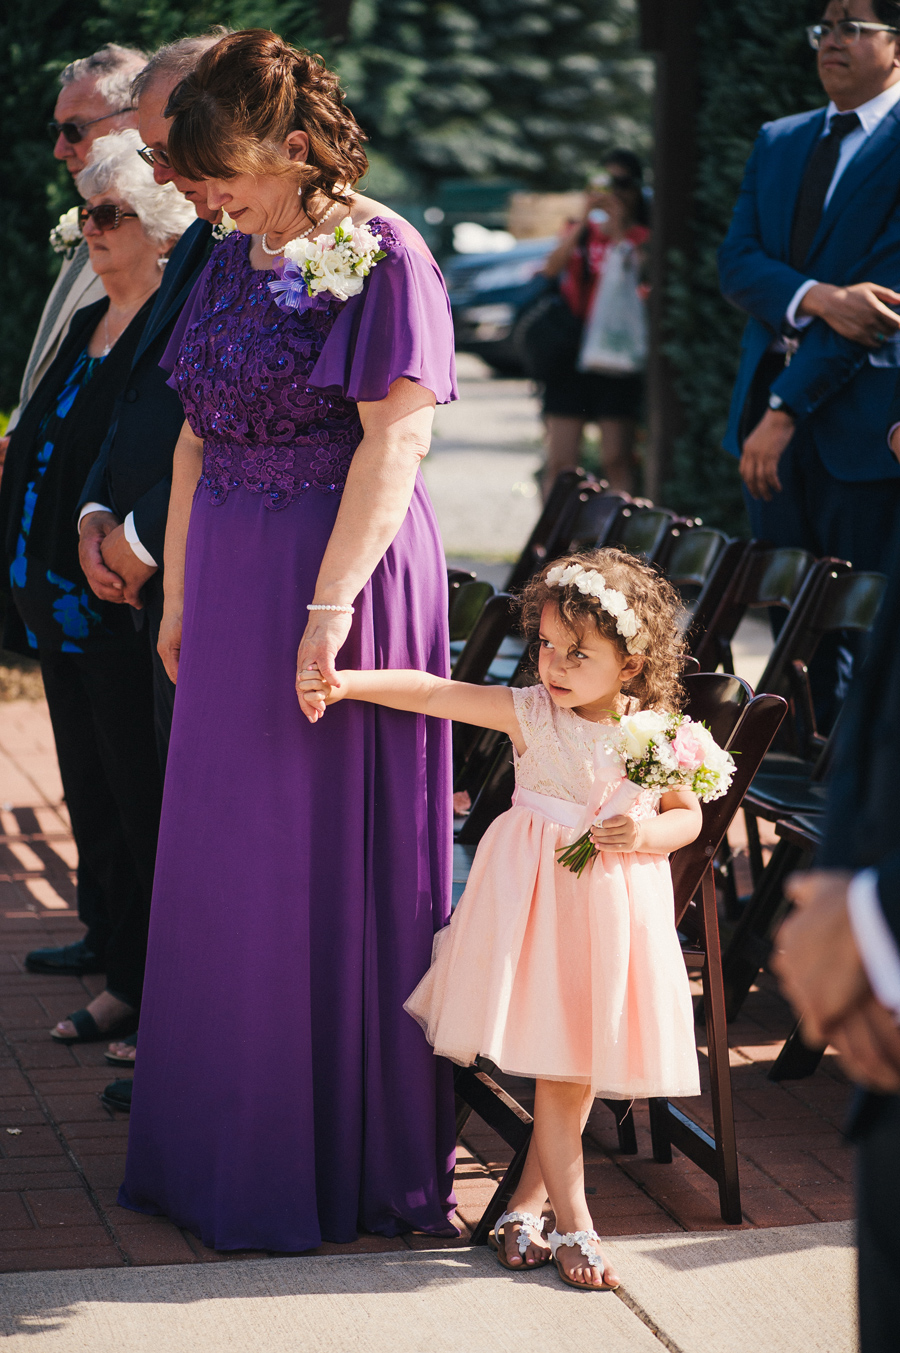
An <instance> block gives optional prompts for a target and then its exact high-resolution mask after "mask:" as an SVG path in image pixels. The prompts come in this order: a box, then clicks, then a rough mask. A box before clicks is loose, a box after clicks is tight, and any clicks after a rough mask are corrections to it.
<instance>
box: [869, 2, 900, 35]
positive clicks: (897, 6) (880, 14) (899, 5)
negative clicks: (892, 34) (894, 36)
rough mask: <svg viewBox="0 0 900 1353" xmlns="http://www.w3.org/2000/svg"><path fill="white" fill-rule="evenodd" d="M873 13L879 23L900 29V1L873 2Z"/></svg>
mask: <svg viewBox="0 0 900 1353" xmlns="http://www.w3.org/2000/svg"><path fill="white" fill-rule="evenodd" d="M872 11H873V13H874V15H875V18H876V19H877V20H878V22H879V23H886V24H889V25H890V27H891V28H900V0H872Z"/></svg>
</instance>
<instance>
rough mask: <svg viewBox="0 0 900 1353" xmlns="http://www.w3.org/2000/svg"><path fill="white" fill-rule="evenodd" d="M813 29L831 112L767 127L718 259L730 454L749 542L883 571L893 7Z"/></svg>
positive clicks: (898, 182) (846, 0)
mask: <svg viewBox="0 0 900 1353" xmlns="http://www.w3.org/2000/svg"><path fill="white" fill-rule="evenodd" d="M809 31H810V40H811V42H812V43H813V45H814V46H815V47H816V48H817V55H818V70H819V76H820V78H821V81H822V84H823V86H824V88H825V92H826V93H827V94H828V96H829V100H830V101H829V104H828V106H827V108H824V109H822V108H820V109H817V110H815V111H813V112H807V113H800V114H797V115H796V116H793V117H787V118H781V119H780V120H779V121H777V122H771V123H767V124H766V126H764V127H763V128H762V130H761V131H760V133H759V136H758V138H757V141H756V145H755V147H754V150H753V154H752V155H751V157H750V160H749V163H748V165H747V170H746V174H745V177H744V182H743V184H742V187H741V193H740V197H739V199H738V202H737V205H736V207H735V211H734V216H733V219H732V223H731V228H730V229H729V232H728V235H727V237H726V239H725V242H724V244H723V245H722V248H721V250H720V253H719V269H720V277H721V283H722V290H723V292H724V294H725V296H726V297H727V298H728V299H729V300H730V301H732V302H733V304H734V305H736V306H738V307H739V308H740V309H741V310H744V311H745V312H746V313H747V316H748V321H747V327H746V329H745V331H744V337H743V343H742V348H741V361H740V368H739V371H738V377H737V381H736V383H735V388H734V395H733V398H732V404H731V414H730V419H729V424H728V430H727V433H726V437H725V446H726V449H727V450H728V451H729V452H731V454H732V455H734V456H738V457H740V472H741V477H742V479H743V481H744V487H745V492H746V499H747V506H748V511H749V514H750V521H751V526H752V529H753V533H754V535H756V536H758V537H762V538H764V539H766V540H770V541H772V542H773V543H775V544H776V545H784V546H797V547H800V548H803V549H807V550H809V551H810V552H811V553H812V554H814V555H817V556H822V555H837V556H839V557H840V558H844V559H849V560H850V561H851V562H852V563H853V564H854V565H855V566H856V567H857V568H863V569H879V570H883V569H884V568H885V565H886V562H887V553H886V551H887V547H888V544H887V543H888V542H889V540H890V538H891V536H892V533H893V526H894V523H895V521H896V520H897V519H898V516H900V466H898V464H897V463H896V461H894V460H893V458H892V457H891V455H890V453H889V451H888V448H887V446H886V445H885V440H884V429H885V426H886V425H887V416H888V409H889V406H890V402H891V397H892V394H893V389H894V382H895V377H896V374H897V373H896V369H895V368H896V366H897V361H898V359H897V345H896V344H895V343H894V342H893V341H892V340H893V338H894V337H895V336H896V335H897V334H898V331H900V319H898V317H897V315H896V314H895V313H894V311H893V309H891V307H892V306H897V305H900V292H898V290H897V289H898V288H900V0H852V3H850V0H831V2H830V3H829V4H828V6H827V8H826V9H825V13H824V16H823V19H822V21H821V23H819V24H817V25H815V26H814V27H813V28H811V29H810V30H809ZM852 646H853V645H852V642H851V643H850V644H849V645H848V647H850V648H851V649H852ZM835 660H836V655H835V654H834V653H832V654H831V657H830V665H831V672H832V674H833V672H834V663H835ZM819 666H820V676H821V680H820V681H819V683H818V688H817V692H816V693H817V697H818V699H817V704H819V703H820V702H824V703H825V704H827V695H826V691H825V685H826V684H827V681H826V676H825V673H824V672H821V667H822V664H820V665H819ZM831 685H832V687H833V686H834V680H833V677H832V678H831ZM833 712H834V709H833V708H832V709H831V710H830V711H825V710H823V713H828V714H833Z"/></svg>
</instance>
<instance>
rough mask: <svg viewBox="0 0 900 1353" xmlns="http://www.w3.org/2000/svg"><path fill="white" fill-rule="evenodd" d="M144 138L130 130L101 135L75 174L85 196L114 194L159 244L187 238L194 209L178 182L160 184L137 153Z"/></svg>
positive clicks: (193, 219)
mask: <svg viewBox="0 0 900 1353" xmlns="http://www.w3.org/2000/svg"><path fill="white" fill-rule="evenodd" d="M140 145H141V138H140V137H139V136H138V134H137V132H136V131H135V130H134V129H133V128H131V127H129V128H127V129H126V130H125V131H121V132H110V133H109V135H108V136H98V137H97V140H96V141H95V142H94V144H93V145H92V146H91V149H90V152H89V154H88V157H87V163H86V164H85V167H84V169H82V171H81V173H80V174H76V175H75V186H76V188H77V189H78V191H79V192H80V193H81V196H82V197H100V196H101V195H103V194H107V193H108V194H110V195H111V196H114V197H120V198H121V199H122V201H123V202H125V203H127V204H128V206H129V207H131V209H132V211H136V212H137V214H138V219H139V220H140V223H141V225H142V226H143V227H144V231H145V233H146V234H147V235H149V237H150V239H151V240H153V241H154V242H155V243H156V244H164V243H165V242H166V240H170V239H173V238H177V237H178V236H179V235H183V234H184V232H185V231H186V230H187V228H188V226H189V225H190V224H191V223H192V222H193V221H195V220H196V219H197V216H196V213H195V211H194V208H193V207H192V206H191V204H190V203H189V202H187V201H185V199H184V198H183V197H182V195H181V193H180V192H179V191H178V189H177V188H176V187H175V184H174V183H157V182H156V180H155V179H154V177H153V170H152V169H151V168H150V166H149V165H148V164H145V163H144V161H143V160H142V159H141V158H140V156H139V155H138V154H137V152H138V150H139V149H140Z"/></svg>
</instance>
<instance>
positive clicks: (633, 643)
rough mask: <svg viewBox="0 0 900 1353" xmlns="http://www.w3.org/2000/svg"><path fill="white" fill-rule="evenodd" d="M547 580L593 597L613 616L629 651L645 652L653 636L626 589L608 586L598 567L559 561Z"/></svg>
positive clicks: (552, 583)
mask: <svg viewBox="0 0 900 1353" xmlns="http://www.w3.org/2000/svg"><path fill="white" fill-rule="evenodd" d="M544 581H545V582H546V583H547V584H548V586H550V587H569V586H572V587H577V588H578V591H579V592H580V593H581V594H582V596H585V597H594V598H595V599H596V600H597V601H599V603H600V605H601V607H602V609H603V610H604V611H606V614H607V615H611V616H612V617H613V618H614V620H615V622H616V629H617V630H618V632H619V634H621V636H622V638H623V639H624V640H625V647H626V648H627V650H628V652H629V653H643V651H644V649H645V648H646V647H647V644H648V642H649V637H650V636H649V635H648V634H647V631H646V630H645V629H644V628H643V627H642V625H641V622H640V621H639V620H638V618H637V616H636V615H635V613H634V611H633V610H632V609H631V607H630V606H629V605H628V600H627V598H626V597H625V595H624V593H622V592H618V591H617V590H616V589H615V588H614V587H607V586H606V579H605V578H604V576H603V574H602V573H601V572H600V570H599V569H596V568H585V567H584V565H583V564H557V565H556V567H555V568H551V569H550V571H549V573H548V574H547V576H546V578H545V579H544Z"/></svg>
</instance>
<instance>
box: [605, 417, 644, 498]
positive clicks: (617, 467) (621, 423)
mask: <svg viewBox="0 0 900 1353" xmlns="http://www.w3.org/2000/svg"><path fill="white" fill-rule="evenodd" d="M598 426H599V428H600V454H601V457H602V460H603V478H604V479H606V480H607V481H608V482H609V487H610V488H611V489H613V490H615V491H616V492H618V493H634V479H635V476H634V436H635V432H636V430H637V425H636V423H635V421H634V419H633V418H601V419H600V420H599V423H598Z"/></svg>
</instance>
